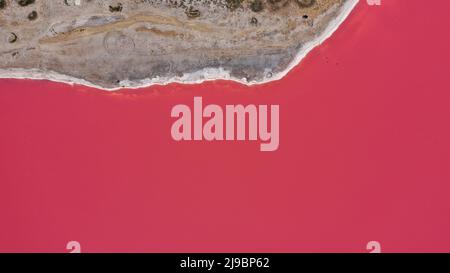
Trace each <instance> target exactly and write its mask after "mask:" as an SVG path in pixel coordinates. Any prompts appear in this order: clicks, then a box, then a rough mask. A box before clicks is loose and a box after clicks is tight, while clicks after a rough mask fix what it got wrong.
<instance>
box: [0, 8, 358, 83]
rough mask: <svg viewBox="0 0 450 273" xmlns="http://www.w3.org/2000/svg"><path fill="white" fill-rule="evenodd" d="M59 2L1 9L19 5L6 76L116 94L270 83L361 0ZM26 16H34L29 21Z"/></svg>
mask: <svg viewBox="0 0 450 273" xmlns="http://www.w3.org/2000/svg"><path fill="white" fill-rule="evenodd" d="M31 2H34V1H31ZM55 2H56V1H55ZM55 2H53V1H52V2H51V3H46V4H44V3H41V4H38V3H30V4H29V5H27V6H25V7H20V6H19V5H17V3H14V1H10V2H9V5H7V6H6V7H5V8H3V10H0V12H5V11H7V9H14V10H15V9H17V10H18V11H17V12H13V13H12V14H13V15H14V16H12V15H8V16H6V19H3V17H2V19H0V26H1V27H2V28H0V35H2V36H4V37H7V38H5V39H4V40H5V41H3V43H4V44H5V45H6V46H5V47H2V49H1V50H0V78H17V79H45V80H51V81H56V82H64V83H69V84H81V85H86V86H90V87H95V88H99V89H104V90H111V91H113V90H119V89H122V88H142V87H147V86H151V85H154V84H159V85H164V84H169V83H173V82H178V83H187V84H191V83H201V82H203V81H207V80H217V79H226V80H233V81H237V82H240V83H243V84H248V85H253V84H261V83H266V82H269V81H273V80H278V79H281V78H282V77H283V76H284V75H286V74H287V73H288V72H289V71H290V70H291V69H292V68H293V67H295V66H296V65H297V64H298V63H299V62H300V61H301V60H302V59H303V58H304V57H305V56H306V55H307V54H308V53H309V52H310V51H311V50H312V49H313V48H314V47H316V46H317V45H319V44H321V43H322V42H324V41H325V40H326V39H327V38H328V37H330V36H331V35H332V34H333V33H334V31H335V30H336V29H337V28H338V27H339V26H340V25H341V23H342V22H344V21H345V19H346V18H347V16H348V15H349V14H350V13H351V11H352V10H353V8H354V7H355V6H356V4H357V3H358V0H296V1H283V0H268V1H263V0H252V1H237V2H234V1H230V0H226V1H216V2H213V3H209V4H206V2H205V1H203V0H198V1H194V4H192V5H190V6H189V7H185V8H184V9H183V8H179V7H173V6H170V5H169V4H170V3H169V2H170V1H169V2H168V1H154V2H152V1H146V2H145V3H141V4H136V3H135V1H122V2H123V3H124V4H120V5H118V4H115V3H114V1H101V4H99V3H97V5H93V4H92V2H96V1H89V2H85V1H78V2H77V1H72V2H71V1H59V2H62V3H59V4H58V3H55ZM97 2H98V1H97ZM126 2H130V3H129V5H127V4H126ZM131 2H133V3H131ZM182 3H183V2H182ZM231 4H235V6H232V5H231ZM14 5H15V6H14ZM143 5H144V6H143ZM48 10H52V11H54V12H52V13H51V15H50V14H48V13H46V12H47V11H48ZM83 10H84V11H85V12H81V11H83ZM55 11H59V12H55ZM86 11H87V12H86ZM34 12H35V13H34ZM21 14H22V16H25V15H26V14H28V16H27V17H26V20H28V21H29V22H24V23H23V26H22V24H21V23H19V24H17V18H18V17H19V16H20V15H21ZM33 14H36V17H37V18H33V17H32V19H30V15H33ZM55 14H64V15H65V16H60V15H59V16H55ZM186 18H187V19H186ZM14 20H16V21H14ZM13 22H15V23H13ZM30 22H31V23H30ZM213 22H214V23H213Z"/></svg>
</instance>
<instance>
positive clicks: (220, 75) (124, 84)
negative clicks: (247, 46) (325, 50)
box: [0, 0, 359, 91]
mask: <svg viewBox="0 0 450 273" xmlns="http://www.w3.org/2000/svg"><path fill="white" fill-rule="evenodd" d="M358 2H359V0H349V1H348V2H347V3H345V4H344V5H343V6H342V8H341V9H342V12H341V13H340V15H339V16H338V17H336V18H335V19H334V20H333V21H331V22H330V24H329V25H328V26H327V27H326V29H325V30H324V31H323V33H322V34H321V35H320V36H318V37H317V38H316V39H315V40H313V41H311V42H309V43H306V44H305V45H304V46H303V47H302V49H301V50H299V51H298V53H297V55H296V56H295V58H294V59H293V60H292V61H291V62H290V64H289V65H288V67H287V68H286V69H284V70H283V71H282V72H279V73H277V74H273V75H272V76H271V77H265V78H264V79H263V80H261V81H251V82H248V81H246V80H245V79H238V78H234V77H232V76H231V75H230V73H229V72H228V71H226V70H224V69H223V68H204V69H202V70H199V71H196V72H193V73H187V74H184V75H183V76H182V77H174V78H161V77H156V78H152V79H149V78H147V79H142V80H140V81H135V82H131V81H121V82H120V84H121V87H115V88H107V87H103V86H99V85H96V84H93V83H91V82H89V81H86V80H83V79H79V78H75V77H71V76H67V75H64V74H60V73H57V72H54V71H41V70H39V69H35V68H34V69H17V68H15V69H0V79H22V80H25V79H27V80H48V81H52V82H58V83H65V84H68V85H72V86H73V85H82V86H87V87H90V88H95V89H99V90H103V91H119V90H124V89H141V88H147V87H150V86H153V85H159V86H165V85H169V84H172V83H179V84H201V83H204V82H207V81H215V80H229V81H234V82H237V83H240V84H244V85H247V86H253V85H261V84H265V83H269V82H272V81H278V80H280V79H282V78H283V77H285V76H286V75H287V74H288V73H289V72H290V71H291V70H292V69H293V68H294V67H296V66H297V65H298V64H300V62H301V61H302V60H303V58H305V57H306V56H307V55H308V53H309V52H311V51H312V50H313V49H314V48H316V47H317V46H319V45H321V44H322V43H323V42H325V41H326V40H327V39H328V38H330V37H331V36H332V35H333V33H334V32H335V31H336V30H337V29H338V28H339V26H340V25H341V24H342V23H343V22H344V21H345V20H346V19H347V17H348V16H349V15H350V14H351V12H352V11H353V10H354V8H355V6H356V5H357V4H358Z"/></svg>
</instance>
